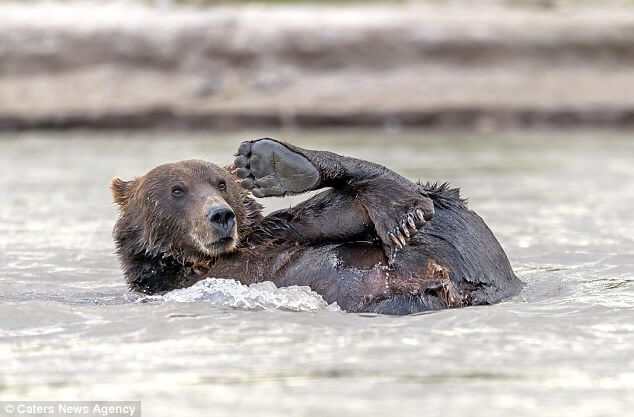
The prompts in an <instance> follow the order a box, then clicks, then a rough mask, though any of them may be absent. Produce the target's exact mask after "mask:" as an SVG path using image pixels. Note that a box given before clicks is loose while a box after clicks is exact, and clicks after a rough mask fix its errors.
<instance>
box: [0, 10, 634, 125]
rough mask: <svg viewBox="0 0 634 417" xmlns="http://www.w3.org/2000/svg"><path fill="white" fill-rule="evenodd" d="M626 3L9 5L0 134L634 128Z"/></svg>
mask: <svg viewBox="0 0 634 417" xmlns="http://www.w3.org/2000/svg"><path fill="white" fill-rule="evenodd" d="M633 33H634V12H633V11H632V10H631V9H627V8H621V7H616V6H614V7H607V8H603V9H601V10H599V9H592V8H574V9H571V8H566V9H561V10H559V9H557V10H552V9H527V8H521V9H520V8H509V7H498V6H487V7H483V8H478V10H465V8H464V7H462V8H458V7H452V6H450V5H448V6H447V5H445V6H429V5H421V4H412V5H385V4H376V5H372V6H368V5H360V4H351V5H346V6H332V5H330V6H314V5H299V6H297V5H244V6H219V7H213V8H203V9H193V8H163V9H161V8H150V7H144V6H138V5H131V4H127V3H115V4H112V5H106V6H97V5H86V4H79V5H78V4H74V5H69V4H41V3H38V4H37V5H35V6H34V5H16V4H11V3H9V4H4V5H2V6H0V39H2V42H1V43H0V77H1V78H0V130H28V129H68V128H97V129H108V128H110V129H118V128H237V127H287V126H297V127H319V126H401V125H402V126H423V127H458V128H476V129H494V128H500V127H543V126H548V127H579V126H593V127H595V126H598V127H610V128H614V127H632V126H634V83H633V82H632V80H634V65H632V64H634V36H632V34H633Z"/></svg>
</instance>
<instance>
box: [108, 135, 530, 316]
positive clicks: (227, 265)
mask: <svg viewBox="0 0 634 417" xmlns="http://www.w3.org/2000/svg"><path fill="white" fill-rule="evenodd" d="M284 146H286V147H288V148H289V149H291V150H293V151H295V152H297V153H299V154H301V155H303V156H304V157H306V158H307V159H308V160H309V161H310V163H312V164H313V165H314V166H315V167H317V168H318V170H319V172H320V181H319V183H318V184H317V185H315V187H314V188H315V189H317V188H321V187H325V186H329V187H332V188H331V189H328V190H325V191H323V192H321V193H319V194H317V195H316V196H314V197H313V198H311V199H309V200H307V201H304V202H302V203H300V204H298V205H297V206H295V207H293V208H290V209H288V210H281V211H278V212H275V213H272V214H270V215H268V216H266V217H262V215H261V206H260V205H259V204H258V203H257V202H255V201H254V200H253V199H252V198H251V197H250V196H249V195H248V194H247V193H246V192H243V191H239V189H238V188H234V187H233V185H236V184H238V181H239V179H238V178H236V177H234V175H233V174H231V173H229V172H228V171H226V170H221V171H218V173H217V174H214V175H220V176H223V177H224V178H225V179H226V181H227V183H228V184H229V183H231V184H232V187H231V190H232V191H231V193H228V194H227V196H226V198H225V200H226V202H227V203H228V204H229V205H230V206H231V207H232V208H233V209H234V211H235V212H236V217H237V221H238V224H239V234H240V243H239V245H238V247H237V248H236V249H235V250H234V251H232V252H229V253H222V254H219V255H218V256H205V255H204V254H202V253H196V251H194V250H191V248H187V246H188V245H187V242H186V240H187V239H186V238H185V237H184V236H185V233H184V232H183V231H182V230H181V229H182V226H181V225H179V224H178V221H175V222H174V224H169V222H167V223H168V224H167V225H165V224H164V225H162V226H160V227H156V224H157V215H156V213H154V212H153V211H152V210H150V209H149V208H148V207H145V206H146V203H145V201H146V200H144V199H139V198H137V199H133V200H126V201H123V202H122V201H121V193H117V192H116V190H115V200H116V201H117V202H118V204H120V206H121V210H122V215H121V218H120V219H119V221H118V222H117V225H116V226H115V229H114V237H115V241H116V243H117V249H118V253H119V256H120V258H121V261H122V264H123V268H124V271H125V275H126V278H127V281H128V284H129V286H130V288H131V289H132V290H135V291H141V292H144V293H148V294H154V293H159V292H163V291H168V290H172V289H175V288H183V287H187V286H190V285H192V284H193V283H194V282H196V281H198V280H200V279H203V278H205V277H217V278H233V279H237V280H239V281H241V282H242V283H244V284H249V283H252V282H258V281H263V280H270V281H273V282H274V283H275V284H276V285H278V286H289V285H307V286H310V287H311V288H312V289H313V290H314V291H316V292H318V293H319V294H321V295H322V296H323V298H324V299H325V300H326V301H327V302H329V303H331V302H337V303H338V304H339V305H340V306H341V307H342V308H343V309H344V310H346V311H351V312H375V313H385V314H410V313H415V312H421V311H427V310H435V309H442V308H452V307H462V306H468V305H479V304H491V303H495V302H498V301H500V300H501V299H503V298H505V297H508V296H511V295H513V294H516V293H517V292H518V291H519V289H520V288H521V286H522V284H521V282H520V281H519V280H518V279H517V278H516V277H515V275H514V273H513V271H512V269H511V266H510V264H509V261H508V259H507V257H506V255H505V253H504V251H503V249H502V248H501V246H500V245H499V243H498V242H497V240H496V239H495V237H494V235H493V233H492V232H491V231H490V230H489V228H488V227H487V226H486V225H485V223H484V222H483V221H482V219H481V218H480V217H479V216H478V215H476V214H475V213H474V212H472V211H471V210H469V209H468V208H467V203H466V201H465V200H464V199H462V198H461V197H460V194H459V191H458V190H457V189H453V188H449V187H448V185H447V184H441V185H438V184H430V183H426V184H415V183H412V182H410V181H408V180H406V179H404V178H403V177H401V176H399V175H398V174H396V173H394V172H392V171H390V170H388V169H386V168H384V167H382V166H380V165H377V164H373V163H370V162H366V161H360V160H356V159H353V158H346V157H341V156H338V155H335V154H332V153H328V152H319V151H308V150H304V149H301V148H297V147H294V146H292V145H288V144H285V145H284ZM181 163H182V164H186V163H192V162H191V161H183V162H181ZM148 175H149V174H148ZM172 175H178V174H177V173H176V172H173V173H172ZM141 180H145V181H147V176H145V177H141ZM137 181H139V180H137ZM129 185H130V186H132V185H139V184H132V183H130V184H129ZM115 187H117V185H116V184H113V188H115ZM236 187H237V185H236ZM277 190H278V191H277V192H279V187H278V188H277ZM133 192H140V191H139V189H138V188H136V189H135V190H134V191H133ZM414 206H415V207H420V208H421V209H424V210H425V217H426V218H428V219H430V220H428V221H426V222H425V221H422V222H421V223H422V225H418V224H417V227H418V229H417V230H416V232H415V233H412V236H411V237H409V238H408V239H407V244H406V245H405V247H403V248H396V247H394V245H390V244H389V242H388V243H386V240H388V238H387V235H386V233H388V231H390V230H392V228H393V225H394V224H399V222H400V221H401V219H402V218H403V216H406V215H407V213H410V212H411V207H414ZM175 210H176V209H175ZM159 217H160V216H159ZM163 222H164V221H161V223H163ZM385 225H387V226H385ZM164 226H165V227H164ZM383 226H385V227H383ZM388 226H389V227H388ZM382 228H383V229H384V230H383V231H382V232H379V230H380V229H382ZM148 230H149V232H148ZM148 237H152V242H151V243H152V244H149V243H148V242H147V239H148ZM167 241H169V242H170V245H166V244H165V242H167ZM161 242H162V243H161ZM159 243H160V244H159ZM167 246H170V249H169V250H168V249H166V248H167ZM148 249H149V250H148ZM391 253H392V254H395V255H394V256H393V258H392V259H391V261H392V262H391V264H390V265H388V256H387V255H389V254H391Z"/></svg>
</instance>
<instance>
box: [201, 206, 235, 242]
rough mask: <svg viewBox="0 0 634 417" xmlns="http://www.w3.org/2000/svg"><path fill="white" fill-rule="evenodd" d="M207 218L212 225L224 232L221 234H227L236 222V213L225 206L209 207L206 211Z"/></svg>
mask: <svg viewBox="0 0 634 417" xmlns="http://www.w3.org/2000/svg"><path fill="white" fill-rule="evenodd" d="M207 219H209V223H211V225H212V226H214V227H215V228H216V229H218V230H219V231H220V232H223V233H224V235H223V236H229V235H230V234H231V231H232V230H233V226H234V225H235V224H236V215H235V214H234V213H233V210H231V208H229V207H227V206H219V207H212V208H210V209H209V211H208V212H207Z"/></svg>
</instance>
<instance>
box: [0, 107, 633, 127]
mask: <svg viewBox="0 0 634 417" xmlns="http://www.w3.org/2000/svg"><path fill="white" fill-rule="evenodd" d="M350 127H359V128H367V127H373V128H387V129H400V128H427V129H469V130H474V131H484V132H486V131H496V130H503V129H518V128H529V129H542V128H547V129H576V128H600V129H615V130H618V129H631V128H634V107H633V108H623V109H608V110H606V109H555V110H545V109H529V108H524V109H512V110H501V109H492V108H442V109H430V110H422V111H412V110H409V111H402V112H392V113H385V112H382V113H367V112H354V113H352V112H348V113H320V114H315V113H298V114H294V115H288V114H280V113H240V112H223V113H219V112H217V113H196V114H193V113H176V112H173V111H171V110H170V109H167V108H164V109H161V108H156V109H149V110H146V111H143V112H136V113H132V112H130V113H107V114H100V115H88V114H72V115H54V116H45V117H39V118H35V117H19V116H14V117H11V116H7V115H0V132H24V131H38V130H49V131H63V130H73V129H87V130H143V129H165V130H207V129H209V130H211V129H213V130H240V129H249V128H277V129H288V128H297V129H302V128H350Z"/></svg>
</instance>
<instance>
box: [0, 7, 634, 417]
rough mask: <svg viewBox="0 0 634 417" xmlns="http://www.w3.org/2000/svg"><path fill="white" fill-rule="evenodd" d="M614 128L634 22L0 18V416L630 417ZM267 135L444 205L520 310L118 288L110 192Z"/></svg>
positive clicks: (385, 10)
mask: <svg viewBox="0 0 634 417" xmlns="http://www.w3.org/2000/svg"><path fill="white" fill-rule="evenodd" d="M633 129H634V1H633V0H622V1H617V0H602V1H598V0H597V1H589V0H587V1H584V0H578V1H575V0H561V1H560V0H485V1H469V0H454V1H450V0H447V1H445V0H428V1H406V0H394V1H373V2H363V1H356V0H343V1H337V0H332V1H319V2H318V1H308V0H307V1H301V2H295V1H290V0H279V1H276V0H273V1H259V2H250V1H249V2H246V1H245V2H242V1H226V2H213V1H205V0H173V1H170V0H156V1H150V0H148V1H143V0H138V1H94V2H90V1H46V2H40V1H22V2H17V1H6V0H0V190H2V193H0V357H1V358H2V360H1V361H0V401H2V400H5V401H8V400H93V401H95V400H141V401H142V413H143V415H144V416H166V417H168V416H169V417H171V416H174V415H187V416H196V415H201V416H220V415H226V416H241V415H244V416H252V415H256V414H257V415H259V416H279V415H293V416H319V417H326V416H337V417H338V416H342V415H346V416H364V417H367V416H368V415H397V416H399V417H407V416H412V417H414V416H420V415H421V414H424V415H425V416H426V417H435V416H438V417H445V416H464V415H469V416H474V417H507V416H509V415H512V416H514V417H533V416H540V417H551V416H552V417H561V416H575V417H605V416H619V417H621V416H627V415H632V410H633V409H634V395H632V392H634V372H633V370H634V325H633V323H634V238H633V236H634V216H633V215H632V213H633V212H634V186H633V184H634V140H633V137H632V135H633V134H634V130H633ZM266 136H268V137H274V138H278V139H283V140H287V141H292V142H293V143H296V144H298V145H300V146H304V147H309V148H314V149H323V150H330V151H334V152H338V153H341V154H345V155H350V156H355V157H359V158H363V159H367V160H371V161H375V162H378V163H381V164H384V165H386V166H388V167H390V168H392V169H394V170H396V171H398V172H399V173H401V174H403V175H404V176H406V177H407V178H410V179H412V180H416V179H421V180H423V181H439V182H445V181H449V182H450V183H451V184H452V186H456V187H460V188H461V190H462V194H463V196H464V197H467V198H468V199H469V205H470V208H472V209H473V210H475V211H476V212H477V213H478V214H479V215H481V216H482V217H483V218H484V220H485V221H486V223H487V224H488V225H489V226H490V228H491V230H492V231H493V232H494V233H495V235H496V237H497V238H498V239H499V241H500V243H501V244H502V246H503V247H504V249H505V251H506V253H507V254H508V256H509V259H510V261H511V264H512V266H513V268H514V270H515V272H516V273H517V275H518V276H519V277H520V279H522V280H523V281H524V282H526V284H527V285H526V288H525V289H524V290H523V291H522V293H521V294H520V295H518V296H517V297H514V298H513V299H510V300H507V301H505V302H503V303H500V304H497V305H495V306H482V307H473V308H465V309H454V310H445V311H441V312H434V313H432V314H423V315H415V316H408V317H388V316H376V315H363V314H361V315H356V314H345V313H342V312H340V311H338V309H337V307H336V306H326V305H325V304H326V303H325V302H324V301H323V299H321V297H320V296H319V295H317V294H315V293H312V292H311V291H310V289H308V288H299V289H294V291H293V292H290V293H287V292H283V291H282V290H281V289H275V288H273V289H271V288H270V287H269V289H268V291H264V292H263V291H261V290H259V289H258V288H259V287H258V288H246V287H240V286H238V285H234V286H232V285H229V284H227V283H229V282H230V281H229V280H226V279H219V280H211V281H213V282H214V283H215V284H214V285H215V287H216V288H220V289H219V290H218V291H212V292H205V291H202V290H201V291H197V290H195V289H192V288H190V289H184V290H182V291H181V292H178V293H176V292H173V293H171V295H170V294H167V295H166V296H157V297H144V296H141V295H138V294H136V295H135V294H131V293H130V292H128V290H127V288H126V286H125V283H124V278H123V277H122V273H121V270H120V268H119V263H118V259H117V258H116V256H115V255H114V245H113V242H112V237H111V230H112V226H113V224H114V222H115V220H116V218H117V215H118V213H117V210H116V208H115V207H114V205H113V204H112V199H111V196H110V192H109V189H108V184H109V182H110V180H111V179H112V178H113V177H114V176H120V177H122V178H124V179H130V178H132V177H134V176H137V175H141V174H143V173H144V172H146V171H147V170H149V169H151V168H152V167H154V166H156V165H158V164H161V163H163V162H166V161H171V160H178V159H185V158H202V159H207V160H210V161H213V162H218V163H221V164H227V163H230V162H231V160H232V159H233V158H232V154H233V152H234V151H235V150H236V148H237V146H238V145H239V143H240V142H241V141H243V140H247V139H254V138H259V137H266ZM302 198H305V197H303V196H300V197H295V198H291V199H271V198H269V199H263V200H262V203H263V204H264V205H265V207H266V208H265V209H266V211H267V212H270V211H272V210H276V209H281V208H285V207H288V206H289V205H290V204H294V203H295V202H297V201H298V200H301V199H302ZM219 278H231V277H219ZM225 284H227V285H225ZM288 294H291V295H288ZM3 412H4V411H3V407H2V404H0V416H3V415H4V414H3Z"/></svg>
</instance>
